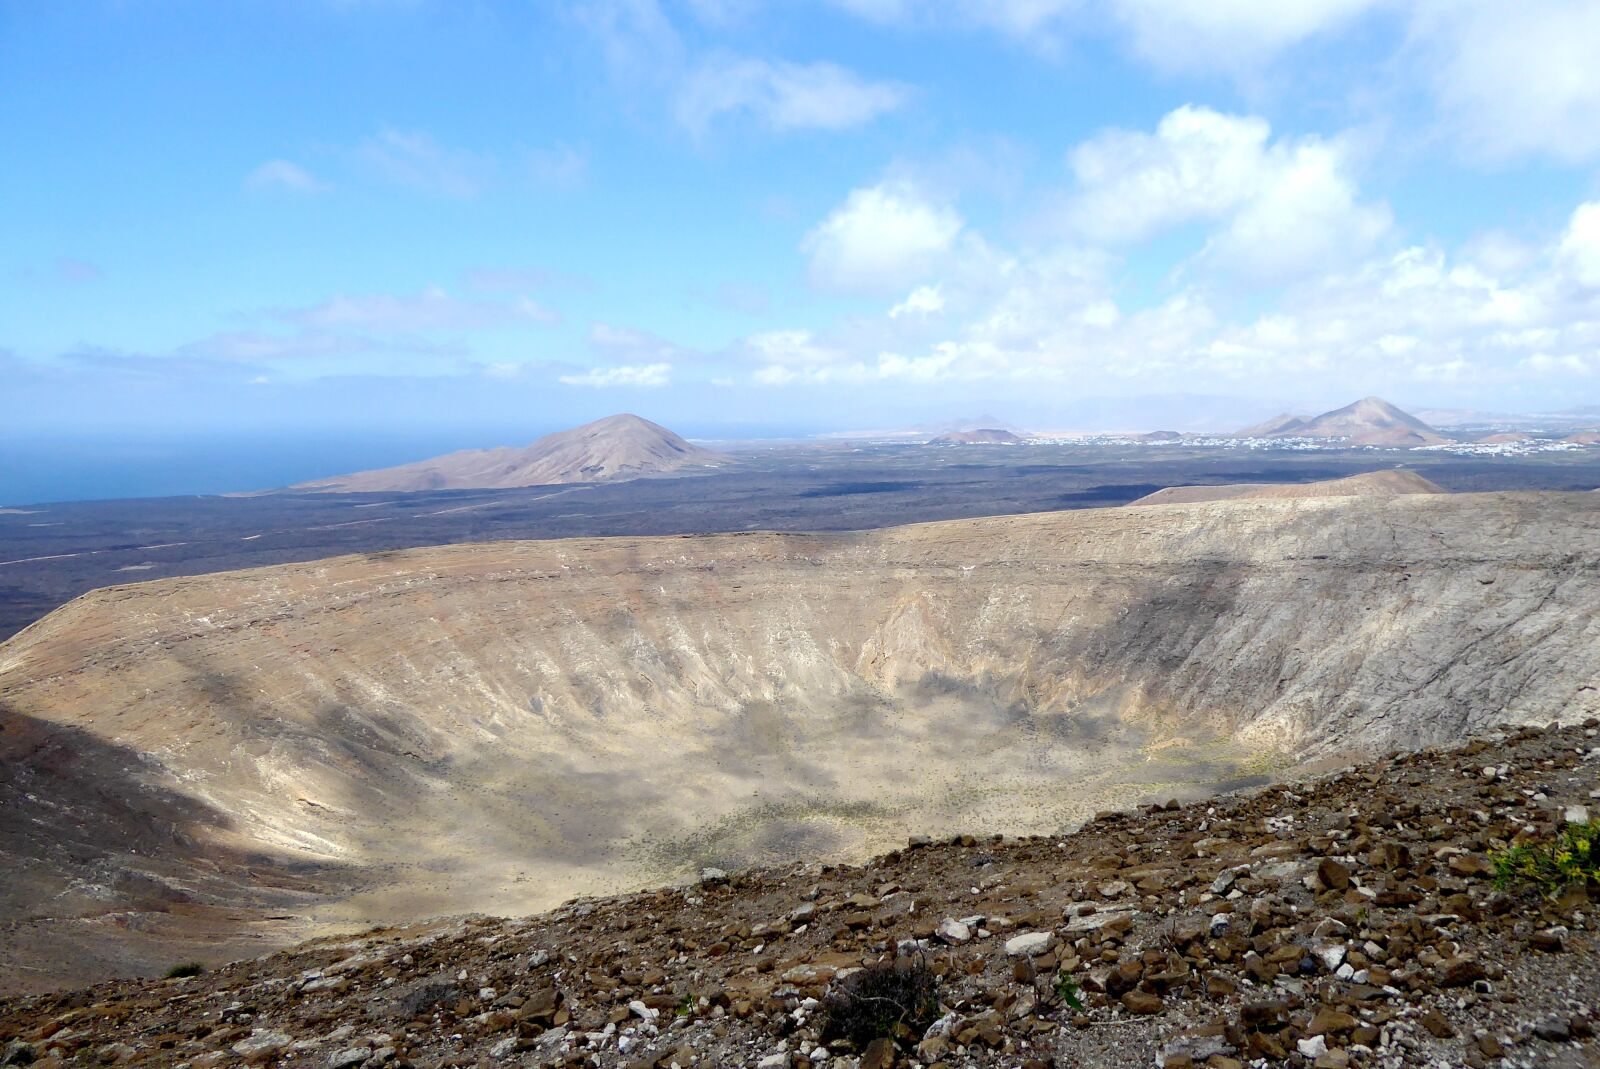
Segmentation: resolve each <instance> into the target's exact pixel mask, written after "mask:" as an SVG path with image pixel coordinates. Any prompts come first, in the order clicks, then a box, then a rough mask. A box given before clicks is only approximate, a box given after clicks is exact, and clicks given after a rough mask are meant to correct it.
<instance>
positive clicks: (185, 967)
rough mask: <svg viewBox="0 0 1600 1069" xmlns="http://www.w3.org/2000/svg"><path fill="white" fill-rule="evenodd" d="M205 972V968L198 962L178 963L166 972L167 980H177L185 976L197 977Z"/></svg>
mask: <svg viewBox="0 0 1600 1069" xmlns="http://www.w3.org/2000/svg"><path fill="white" fill-rule="evenodd" d="M205 971H206V967H205V966H204V965H201V964H200V963H199V962H198V961H180V962H179V963H178V964H176V965H174V966H173V967H172V968H170V969H168V970H167V979H168V980H177V979H180V978H181V977H185V976H199V975H200V974H201V973H203V972H205Z"/></svg>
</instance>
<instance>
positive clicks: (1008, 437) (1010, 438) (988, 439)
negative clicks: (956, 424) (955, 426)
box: [928, 427, 1022, 445]
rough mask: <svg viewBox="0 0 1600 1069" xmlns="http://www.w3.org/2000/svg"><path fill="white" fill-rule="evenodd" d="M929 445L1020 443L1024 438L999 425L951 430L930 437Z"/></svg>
mask: <svg viewBox="0 0 1600 1069" xmlns="http://www.w3.org/2000/svg"><path fill="white" fill-rule="evenodd" d="M928 444H929V445H1020V444H1022V439H1021V438H1020V437H1019V436H1017V435H1015V434H1012V433H1011V432H1010V431H1008V430H1003V429H1001V428H999V427H980V428H978V429H977V430H971V431H950V432H949V433H948V434H941V435H939V436H938V437H937V438H932V439H929V441H928Z"/></svg>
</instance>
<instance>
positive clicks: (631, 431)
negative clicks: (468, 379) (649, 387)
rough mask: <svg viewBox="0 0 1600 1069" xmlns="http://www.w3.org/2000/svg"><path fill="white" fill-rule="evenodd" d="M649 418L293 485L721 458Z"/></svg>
mask: <svg viewBox="0 0 1600 1069" xmlns="http://www.w3.org/2000/svg"><path fill="white" fill-rule="evenodd" d="M726 462H727V458H726V457H725V456H723V455H722V454H720V453H715V452H713V451H711V450H709V449H703V448H701V447H700V446H697V445H694V444H692V443H690V442H689V441H687V440H685V439H684V438H681V437H679V436H678V435H676V434H674V433H673V432H671V431H669V430H667V428H665V427H663V426H660V425H659V424H656V423H651V422H650V421H649V420H647V419H641V418H639V417H638V416H634V415H629V414H627V413H623V414H621V415H616V416H607V417H606V418H605V419H599V420H595V421H594V422H593V423H585V424H584V425H583V426H581V427H574V428H573V429H572V430H569V431H558V432H556V433H555V434H547V435H545V436H544V437H543V438H540V439H539V440H538V441H536V442H534V443H533V444H532V445H528V446H522V447H520V448H518V447H512V446H503V447H501V448H499V449H468V450H463V451H462V452H459V453H449V454H447V455H445V456H442V457H434V458H433V459H431V460H419V461H417V462H416V463H415V464H402V465H400V466H399V467H395V468H380V469H378V470H376V471H361V472H356V473H355V474H353V475H336V476H334V477H333V478H330V479H317V480H315V481H313V482H308V483H299V484H297V485H295V486H292V487H290V489H291V490H318V491H324V492H328V493H365V492H386V493H393V492H404V491H408V490H465V489H507V488H510V487H516V486H546V485H550V484H552V483H594V482H607V481H610V480H614V479H638V478H642V477H644V476H649V475H672V474H683V473H686V472H689V471H692V470H695V469H700V468H709V467H715V466H716V465H718V464H724V463H726Z"/></svg>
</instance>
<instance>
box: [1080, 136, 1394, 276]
mask: <svg viewBox="0 0 1600 1069" xmlns="http://www.w3.org/2000/svg"><path fill="white" fill-rule="evenodd" d="M1070 158H1071V164H1072V169H1073V172H1074V174H1075V176H1076V178H1077V183H1078V191H1077V193H1076V195H1075V197H1074V198H1073V200H1072V201H1071V203H1070V205H1069V208H1068V216H1069V219H1070V221H1071V223H1072V225H1073V226H1074V227H1075V228H1076V229H1077V230H1079V231H1080V232H1081V233H1084V234H1086V235H1088V236H1089V237H1091V238H1094V239H1095V240H1098V241H1104V242H1110V243H1113V244H1116V243H1123V242H1133V241H1138V240H1141V239H1143V238H1147V237H1149V236H1151V235H1153V234H1156V233H1158V232H1160V231H1162V230H1165V229H1168V228H1170V227H1173V226H1178V225H1182V224H1185V223H1193V222H1207V223H1214V222H1224V223H1225V225H1224V226H1223V228H1222V230H1221V231H1220V232H1218V233H1217V234H1215V235H1214V236H1213V237H1212V239H1211V241H1210V242H1209V244H1208V245H1207V248H1206V251H1205V253H1204V258H1205V259H1207V260H1209V261H1210V262H1212V263H1213V264H1215V265H1216V266H1220V267H1223V268H1225V269H1227V270H1231V271H1236V272H1239V273H1242V274H1245V275H1248V276H1251V277H1254V278H1259V279H1277V278H1281V277H1282V276H1284V275H1293V274H1296V273H1298V272H1301V271H1305V270H1308V269H1310V268H1326V267H1328V266H1333V265H1337V264H1338V263H1341V262H1348V261H1349V259H1350V258H1351V257H1352V256H1354V255H1359V254H1361V253H1364V252H1365V251H1367V250H1368V249H1370V248H1371V247H1372V246H1373V245H1374V244H1375V243H1376V242H1377V241H1378V240H1379V239H1380V238H1381V237H1382V236H1383V235H1384V234H1385V233H1386V232H1387V231H1388V229H1389V225H1390V214H1389V210H1388V209H1387V207H1385V206H1382V205H1369V204H1363V203H1361V202H1360V201H1359V199H1358V190H1357V187H1356V182H1355V179H1354V178H1353V176H1352V174H1351V171H1352V164H1351V160H1350V153H1349V151H1348V149H1347V147H1346V146H1345V145H1344V144H1343V143H1342V142H1340V141H1327V140H1323V139H1320V138H1315V137H1306V138H1300V139H1279V140H1277V141H1272V140H1271V128H1270V126H1268V124H1267V122H1266V121H1265V120H1263V119H1260V118H1256V117H1253V116H1238V115H1226V114H1223V113H1221V112H1217V111H1213V110H1211V109H1210V108H1203V107H1195V106H1193V105H1185V106H1183V107H1180V108H1178V109H1176V110H1174V111H1172V112H1169V113H1168V114H1167V115H1166V116H1164V117H1163V118H1162V119H1161V121H1160V123H1158V124H1157V126H1156V129H1155V132H1154V133H1153V134H1147V133H1143V132H1139V131H1128V130H1111V131H1107V132H1105V133H1103V134H1100V135H1098V136H1097V137H1095V138H1093V139H1091V140H1089V141H1086V142H1084V143H1083V144H1081V145H1079V146H1078V147H1077V148H1076V149H1074V150H1073V151H1072V153H1071V157H1070Z"/></svg>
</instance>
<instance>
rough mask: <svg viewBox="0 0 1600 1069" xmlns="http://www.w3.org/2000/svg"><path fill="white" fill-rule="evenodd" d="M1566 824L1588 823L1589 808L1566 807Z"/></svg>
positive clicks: (1579, 806)
mask: <svg viewBox="0 0 1600 1069" xmlns="http://www.w3.org/2000/svg"><path fill="white" fill-rule="evenodd" d="M1567 823H1568V824H1587V823H1589V807H1588V806H1583V805H1569V806H1567Z"/></svg>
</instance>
